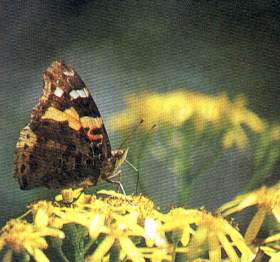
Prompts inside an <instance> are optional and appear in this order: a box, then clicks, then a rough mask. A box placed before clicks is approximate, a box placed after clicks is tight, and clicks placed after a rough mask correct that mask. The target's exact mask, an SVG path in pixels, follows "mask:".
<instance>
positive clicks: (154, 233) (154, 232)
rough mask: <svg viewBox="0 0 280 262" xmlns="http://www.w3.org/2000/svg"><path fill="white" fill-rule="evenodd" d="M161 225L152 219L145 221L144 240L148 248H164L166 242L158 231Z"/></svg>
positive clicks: (162, 234) (162, 233)
mask: <svg viewBox="0 0 280 262" xmlns="http://www.w3.org/2000/svg"><path fill="white" fill-rule="evenodd" d="M160 227H161V223H160V221H156V220H154V219H153V218H146V219H145V224H144V228H145V234H144V236H145V239H146V245H147V246H148V247H152V246H154V245H156V246H157V247H165V246H167V240H166V239H165V234H164V232H163V231H161V230H160Z"/></svg>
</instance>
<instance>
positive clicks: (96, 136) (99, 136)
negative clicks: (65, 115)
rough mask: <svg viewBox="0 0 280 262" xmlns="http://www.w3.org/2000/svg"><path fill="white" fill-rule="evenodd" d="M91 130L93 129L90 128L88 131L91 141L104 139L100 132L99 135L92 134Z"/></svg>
mask: <svg viewBox="0 0 280 262" xmlns="http://www.w3.org/2000/svg"><path fill="white" fill-rule="evenodd" d="M90 131H91V130H89V131H88V132H87V137H88V139H89V140H90V141H98V140H101V141H102V140H103V135H100V134H98V135H93V134H91V133H90Z"/></svg>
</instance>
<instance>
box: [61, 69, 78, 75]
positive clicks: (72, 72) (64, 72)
mask: <svg viewBox="0 0 280 262" xmlns="http://www.w3.org/2000/svg"><path fill="white" fill-rule="evenodd" d="M63 74H64V75H66V76H74V74H75V73H74V71H73V70H70V71H63Z"/></svg>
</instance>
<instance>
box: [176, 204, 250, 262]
mask: <svg viewBox="0 0 280 262" xmlns="http://www.w3.org/2000/svg"><path fill="white" fill-rule="evenodd" d="M176 214H180V220H179V221H181V226H182V228H183V227H184V226H185V225H186V223H188V224H189V225H192V224H195V225H196V228H195V229H191V230H190V229H188V230H189V233H190V232H191V234H192V237H191V240H190V242H189V244H188V246H187V248H188V252H187V255H188V257H189V259H194V258H196V257H197V256H198V255H200V254H201V252H203V247H204V244H205V243H206V244H207V246H208V253H209V258H210V261H212V262H218V261H221V257H222V255H221V254H222V249H223V250H224V252H225V253H226V255H227V256H228V258H229V259H230V261H232V262H235V261H236V262H239V261H240V260H239V254H238V253H241V256H242V257H243V259H244V261H250V260H249V259H251V258H252V257H253V253H252V252H251V250H250V249H249V248H248V247H247V246H246V244H245V242H244V239H243V237H242V235H241V234H240V233H239V232H238V231H237V230H236V229H235V228H233V227H232V226H231V225H230V224H229V223H228V222H227V221H226V220H225V219H223V218H222V217H219V216H213V215H211V214H210V213H207V212H206V211H199V210H195V209H193V210H192V209H189V210H185V211H183V210H180V209H179V210H178V211H177V210H176V209H175V210H173V214H172V216H173V217H174V222H175V219H176ZM179 221H178V222H177V225H176V227H178V226H179V223H180V222H179ZM181 241H182V240H181ZM237 250H238V251H237ZM246 259H247V260H246Z"/></svg>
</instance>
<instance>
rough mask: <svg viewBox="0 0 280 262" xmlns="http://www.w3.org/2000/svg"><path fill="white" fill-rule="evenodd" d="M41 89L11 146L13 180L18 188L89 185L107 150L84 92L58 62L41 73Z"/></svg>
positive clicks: (76, 78) (99, 122) (107, 155)
mask: <svg viewBox="0 0 280 262" xmlns="http://www.w3.org/2000/svg"><path fill="white" fill-rule="evenodd" d="M44 84H45V85H44V89H43V95H42V97H41V98H40V100H39V103H38V105H37V106H36V107H35V108H34V110H33V112H32V116H31V121H30V123H29V124H28V125H27V126H26V127H25V128H24V129H22V131H21V133H20V138H19V141H18V143H17V149H16V172H15V176H16V177H17V179H18V181H19V183H20V186H21V188H22V189H30V188H33V187H36V186H47V187H50V188H66V187H77V186H84V185H87V184H88V185H91V184H95V183H96V182H97V179H98V177H99V176H100V168H101V162H102V160H104V159H108V158H110V156H111V147H110V143H109V139H108V135H107V132H106V130H105V127H104V124H103V120H102V118H101V116H100V113H99V111H98V109H97V106H96V104H95V102H94V101H93V99H92V97H91V95H90V92H89V90H88V88H87V87H86V86H85V84H84V82H83V81H82V80H81V78H80V77H79V75H78V74H77V73H76V72H75V71H74V70H73V69H72V68H71V67H69V66H67V65H66V64H64V63H63V62H54V63H53V64H52V65H51V66H50V67H49V68H48V69H47V70H46V72H45V73H44Z"/></svg>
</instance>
